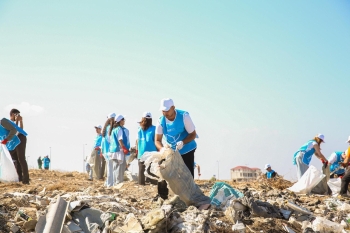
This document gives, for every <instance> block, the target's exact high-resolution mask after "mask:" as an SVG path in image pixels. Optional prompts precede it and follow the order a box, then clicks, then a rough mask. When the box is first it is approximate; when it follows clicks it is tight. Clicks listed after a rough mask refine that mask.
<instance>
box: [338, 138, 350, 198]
mask: <svg viewBox="0 0 350 233" xmlns="http://www.w3.org/2000/svg"><path fill="white" fill-rule="evenodd" d="M346 143H349V144H350V136H349V138H348V140H347V141H346ZM349 162H350V145H349V147H348V149H347V150H346V151H345V159H344V162H343V163H341V165H342V166H343V167H344V168H345V174H344V176H343V177H342V178H341V185H340V192H339V195H340V196H341V197H347V198H350V197H349V196H348V195H347V192H348V187H349V184H350V170H349V169H348V165H349Z"/></svg>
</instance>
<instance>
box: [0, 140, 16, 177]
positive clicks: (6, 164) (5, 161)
mask: <svg viewBox="0 0 350 233" xmlns="http://www.w3.org/2000/svg"><path fill="white" fill-rule="evenodd" d="M0 145H1V146H0V181H1V182H17V181H18V175H17V172H16V168H15V165H14V164H13V161H12V158H11V155H10V152H9V151H8V150H7V147H6V146H5V145H3V144H0Z"/></svg>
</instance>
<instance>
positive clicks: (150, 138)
mask: <svg viewBox="0 0 350 233" xmlns="http://www.w3.org/2000/svg"><path fill="white" fill-rule="evenodd" d="M138 123H139V124H140V127H139V129H138V132H137V139H136V153H137V159H138V160H139V180H138V182H139V185H145V182H146V178H145V164H144V162H141V161H140V159H141V157H142V155H143V154H144V153H145V152H146V151H149V152H151V151H157V148H156V144H155V142H154V139H155V136H156V127H155V126H154V125H152V114H151V113H150V112H144V113H143V114H142V118H141V121H139V122H138Z"/></svg>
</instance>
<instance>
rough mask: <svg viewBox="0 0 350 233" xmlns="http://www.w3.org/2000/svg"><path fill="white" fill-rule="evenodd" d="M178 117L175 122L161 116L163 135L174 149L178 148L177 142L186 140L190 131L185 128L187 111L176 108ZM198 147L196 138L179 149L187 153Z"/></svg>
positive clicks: (182, 152) (181, 152)
mask: <svg viewBox="0 0 350 233" xmlns="http://www.w3.org/2000/svg"><path fill="white" fill-rule="evenodd" d="M175 111H176V117H175V120H174V121H173V122H168V123H167V121H166V118H165V117H164V116H161V117H160V118H159V122H160V125H161V126H162V127H163V135H164V137H165V140H166V141H167V143H168V144H170V145H171V148H172V149H173V150H175V149H176V143H177V142H179V141H182V140H184V139H185V138H186V137H187V135H188V133H187V131H186V129H185V123H184V114H185V113H187V112H185V111H182V110H178V109H175ZM196 148H197V143H196V141H195V140H192V141H190V142H189V143H187V144H184V146H183V148H182V149H181V150H179V152H180V154H181V155H183V154H186V153H188V152H190V151H192V150H194V149H196Z"/></svg>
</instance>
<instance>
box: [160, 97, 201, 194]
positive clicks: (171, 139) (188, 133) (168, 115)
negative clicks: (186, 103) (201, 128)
mask: <svg viewBox="0 0 350 233" xmlns="http://www.w3.org/2000/svg"><path fill="white" fill-rule="evenodd" d="M160 110H161V111H162V113H163V116H161V117H160V118H159V121H158V124H157V127H156V140H155V141H156V147H157V149H158V150H159V151H160V152H162V151H163V150H164V147H163V143H162V139H163V135H164V137H165V140H166V142H167V143H168V144H169V145H170V146H171V148H172V149H173V150H176V149H178V150H179V153H180V155H181V157H182V159H183V161H184V163H185V164H186V166H187V168H188V170H189V171H190V172H191V174H192V177H193V178H194V167H193V164H194V152H195V151H196V148H197V143H196V141H195V138H196V136H197V134H196V130H195V126H194V124H193V122H192V119H191V117H190V115H189V113H188V112H186V111H183V110H179V109H176V108H175V106H174V101H173V100H172V99H170V98H166V99H162V100H161V102H160ZM158 190H161V192H159V191H158V194H159V195H160V196H161V198H163V199H167V198H168V193H169V190H168V187H167V183H166V181H165V180H163V181H162V182H158Z"/></svg>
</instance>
